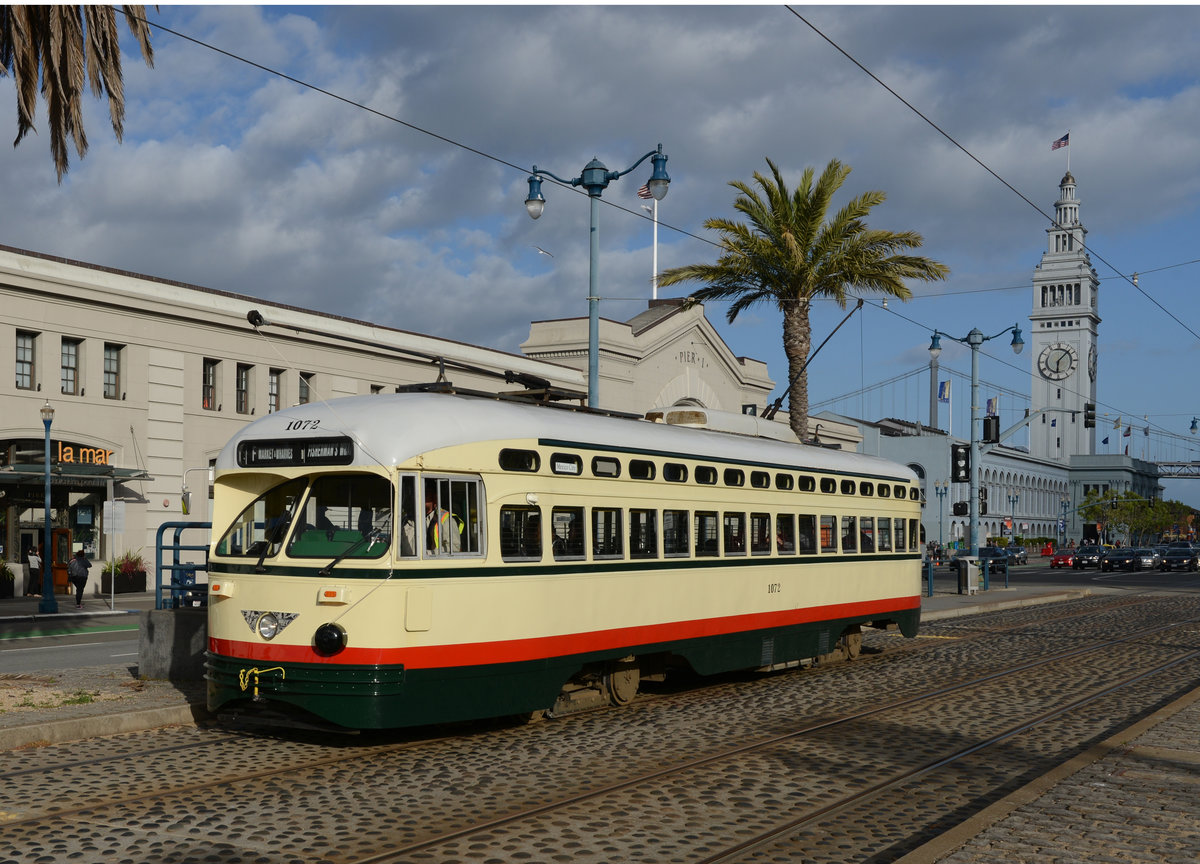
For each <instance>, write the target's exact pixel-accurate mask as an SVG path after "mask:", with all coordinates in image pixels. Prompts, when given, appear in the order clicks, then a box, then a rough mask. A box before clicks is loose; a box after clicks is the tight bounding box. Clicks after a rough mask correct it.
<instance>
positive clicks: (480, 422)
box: [216, 392, 916, 482]
mask: <svg viewBox="0 0 1200 864" xmlns="http://www.w3.org/2000/svg"><path fill="white" fill-rule="evenodd" d="M314 421H315V422H314ZM333 436H349V437H350V438H351V439H353V441H354V442H355V445H356V447H357V448H358V450H359V453H360V455H359V457H358V458H357V459H356V460H355V464H358V465H362V464H379V465H382V466H385V467H391V466H394V465H399V464H401V463H404V462H407V461H408V460H409V459H412V458H413V457H415V456H417V455H419V454H422V453H427V452H429V451H432V450H439V449H442V448H444V447H453V446H457V445H462V444H471V443H482V442H485V441H497V442H508V441H513V440H523V441H530V440H532V441H540V442H543V443H545V444H546V445H547V446H556V447H562V448H564V449H565V448H569V447H570V446H572V445H577V446H581V447H586V448H587V449H602V450H616V451H625V452H633V453H639V454H649V455H660V456H675V457H677V458H686V459H710V460H714V461H723V462H729V461H734V462H739V461H740V462H747V463H758V464H761V465H765V466H772V467H781V468H789V469H794V470H811V471H826V472H834V473H844V474H856V475H863V474H866V475H871V476H883V477H887V478H889V479H893V480H899V481H902V482H910V481H912V480H914V479H915V476H916V475H915V474H914V473H913V471H912V469H910V468H908V467H906V466H903V465H899V464H897V463H895V462H892V461H890V460H887V459H882V458H880V457H877V456H867V455H864V454H861V453H855V452H852V451H846V450H832V449H827V448H823V447H813V446H809V445H803V444H796V443H790V442H786V441H776V440H772V439H769V438H759V437H750V436H745V435H735V434H730V433H727V432H716V431H712V430H708V429H698V428H693V427H686V426H674V425H670V424H666V423H655V422H651V421H649V420H642V419H635V418H627V417H614V416H610V415H605V414H599V413H593V412H589V411H582V410H581V411H572V410H564V409H561V408H556V407H553V406H544V405H537V404H533V403H526V402H521V401H519V400H515V399H497V398H487V397H482V396H473V395H465V394H462V393H420V392H414V393H395V394H382V393H381V394H372V395H369V396H349V397H345V398H340V399H333V400H330V401H328V402H310V403H307V404H304V405H296V406H293V407H291V408H286V409H283V410H280V411H276V412H273V413H271V414H268V415H267V416H265V417H261V418H259V419H258V420H256V421H254V422H253V423H250V424H249V425H247V426H245V427H244V428H243V429H241V430H240V431H239V432H238V433H237V434H236V435H234V436H233V438H232V439H230V441H229V443H228V444H226V445H225V447H224V448H223V449H222V451H221V454H220V456H219V457H218V458H217V464H216V467H217V470H219V471H223V470H228V469H233V468H237V467H238V465H237V455H236V454H237V445H238V444H239V443H241V442H244V441H264V440H284V439H286V440H297V439H309V438H328V437H333Z"/></svg>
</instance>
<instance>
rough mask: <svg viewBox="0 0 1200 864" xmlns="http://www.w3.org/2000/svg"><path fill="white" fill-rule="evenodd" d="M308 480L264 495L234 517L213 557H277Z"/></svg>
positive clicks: (278, 488) (280, 486) (281, 486)
mask: <svg viewBox="0 0 1200 864" xmlns="http://www.w3.org/2000/svg"><path fill="white" fill-rule="evenodd" d="M307 485H308V480H307V479H304V478H300V479H297V480H290V481H288V482H287V483H283V484H281V485H279V486H276V487H275V488H273V489H270V490H268V491H267V492H264V493H263V494H262V495H260V496H258V498H256V499H254V501H253V502H251V504H250V506H249V507H247V508H246V509H245V510H243V511H242V512H241V513H239V514H238V517H237V518H236V519H234V520H233V524H232V525H230V526H229V528H228V529H226V531H225V534H224V535H223V536H222V537H221V541H220V542H219V543H217V554H218V555H228V556H230V557H234V558H236V557H243V558H262V557H271V556H274V555H278V554H279V550H280V549H281V548H282V546H283V540H284V537H286V536H287V529H288V526H289V524H290V523H291V519H292V514H293V513H294V512H295V508H296V505H297V503H298V502H299V501H300V497H301V496H302V495H303V494H304V488H305V487H306V486H307Z"/></svg>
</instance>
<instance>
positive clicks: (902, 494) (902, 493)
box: [892, 486, 908, 501]
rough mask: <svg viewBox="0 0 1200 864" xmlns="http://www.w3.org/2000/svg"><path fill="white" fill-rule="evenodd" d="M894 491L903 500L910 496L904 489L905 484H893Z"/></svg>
mask: <svg viewBox="0 0 1200 864" xmlns="http://www.w3.org/2000/svg"><path fill="white" fill-rule="evenodd" d="M892 492H893V493H894V494H895V496H896V497H897V498H899V499H900V500H901V501H903V500H904V499H905V498H907V497H908V494H907V493H906V492H905V491H904V487H903V486H893V487H892Z"/></svg>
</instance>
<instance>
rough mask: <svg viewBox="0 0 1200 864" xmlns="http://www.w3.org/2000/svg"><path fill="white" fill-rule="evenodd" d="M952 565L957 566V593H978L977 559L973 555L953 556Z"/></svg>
mask: <svg viewBox="0 0 1200 864" xmlns="http://www.w3.org/2000/svg"><path fill="white" fill-rule="evenodd" d="M954 566H955V567H957V568H958V593H959V594H977V593H979V559H978V558H975V557H973V556H972V557H967V556H964V557H961V558H955V559H954Z"/></svg>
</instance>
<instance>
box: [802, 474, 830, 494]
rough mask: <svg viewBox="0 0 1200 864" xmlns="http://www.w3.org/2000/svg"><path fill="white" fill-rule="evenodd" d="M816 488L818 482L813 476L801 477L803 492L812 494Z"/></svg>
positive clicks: (805, 475)
mask: <svg viewBox="0 0 1200 864" xmlns="http://www.w3.org/2000/svg"><path fill="white" fill-rule="evenodd" d="M816 488H817V481H816V480H815V479H813V477H812V476H811V475H809V474H801V475H800V491H801V492H812V491H813V490H814V489H816ZM821 491H822V492H824V491H825V490H824V489H822V490H821Z"/></svg>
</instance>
